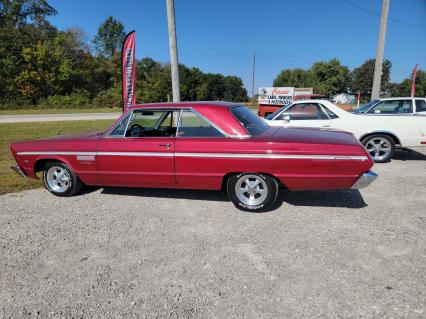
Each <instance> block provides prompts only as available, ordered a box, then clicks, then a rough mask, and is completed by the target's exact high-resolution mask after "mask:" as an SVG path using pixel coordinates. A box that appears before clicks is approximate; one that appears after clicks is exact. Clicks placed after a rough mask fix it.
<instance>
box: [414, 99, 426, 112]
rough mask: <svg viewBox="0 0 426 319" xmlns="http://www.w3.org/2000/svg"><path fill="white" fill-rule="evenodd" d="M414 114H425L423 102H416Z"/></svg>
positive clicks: (425, 102) (425, 107) (424, 102)
mask: <svg viewBox="0 0 426 319" xmlns="http://www.w3.org/2000/svg"><path fill="white" fill-rule="evenodd" d="M416 112H426V101H425V100H416Z"/></svg>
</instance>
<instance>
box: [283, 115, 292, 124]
mask: <svg viewBox="0 0 426 319" xmlns="http://www.w3.org/2000/svg"><path fill="white" fill-rule="evenodd" d="M290 120H291V117H290V115H289V114H285V115H284V116H283V121H284V122H285V123H288V122H290Z"/></svg>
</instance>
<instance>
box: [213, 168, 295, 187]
mask: <svg viewBox="0 0 426 319" xmlns="http://www.w3.org/2000/svg"><path fill="white" fill-rule="evenodd" d="M242 173H256V174H262V175H267V176H270V177H272V178H273V179H275V180H276V181H277V183H278V187H279V188H287V186H285V185H284V183H283V182H282V181H281V180H280V179H279V178H278V177H276V176H274V174H271V173H265V172H230V173H226V174H225V175H224V176H223V178H222V187H221V190H222V191H226V183H227V182H228V178H229V177H231V176H232V175H234V174H242Z"/></svg>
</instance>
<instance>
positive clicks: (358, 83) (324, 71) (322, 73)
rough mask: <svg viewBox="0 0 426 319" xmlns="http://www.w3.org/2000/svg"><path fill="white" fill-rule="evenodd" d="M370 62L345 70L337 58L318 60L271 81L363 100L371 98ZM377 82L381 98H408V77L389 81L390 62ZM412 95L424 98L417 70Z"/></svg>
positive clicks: (425, 78) (424, 84)
mask: <svg viewBox="0 0 426 319" xmlns="http://www.w3.org/2000/svg"><path fill="white" fill-rule="evenodd" d="M374 64H375V60H374V59H369V60H366V61H365V62H364V63H363V64H362V65H360V66H359V67H357V68H355V69H353V70H352V71H350V70H349V68H348V67H347V66H344V65H342V64H341V63H340V61H339V60H338V59H331V60H329V61H319V62H316V63H314V64H313V65H312V67H311V68H309V69H307V70H306V69H300V68H295V69H284V70H282V71H281V72H280V73H279V74H278V75H277V77H276V78H275V80H274V86H290V87H293V86H294V87H312V88H314V93H319V94H324V95H327V96H330V97H331V96H333V95H335V94H338V93H353V94H357V93H358V92H361V95H362V98H363V100H365V101H366V100H369V99H370V97H371V88H372V86H373V74H374ZM382 67H383V73H382V80H381V94H380V96H381V97H388V96H389V97H391V96H410V94H411V81H412V80H411V75H409V76H407V78H406V79H404V80H403V81H402V82H400V83H395V82H391V81H390V74H391V69H392V63H391V62H390V61H389V60H384V61H383V65H382ZM416 96H426V72H425V71H423V70H418V71H417V77H416Z"/></svg>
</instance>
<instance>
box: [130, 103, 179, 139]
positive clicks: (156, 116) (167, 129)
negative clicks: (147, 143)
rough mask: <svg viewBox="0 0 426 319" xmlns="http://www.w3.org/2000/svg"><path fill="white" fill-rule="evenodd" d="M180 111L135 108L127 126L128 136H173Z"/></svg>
mask: <svg viewBox="0 0 426 319" xmlns="http://www.w3.org/2000/svg"><path fill="white" fill-rule="evenodd" d="M178 116H179V111H178V110H176V111H170V110H135V111H134V112H133V114H132V117H131V118H130V121H129V125H128V126H127V132H126V136H127V137H173V136H175V135H176V129H177V118H178Z"/></svg>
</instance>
